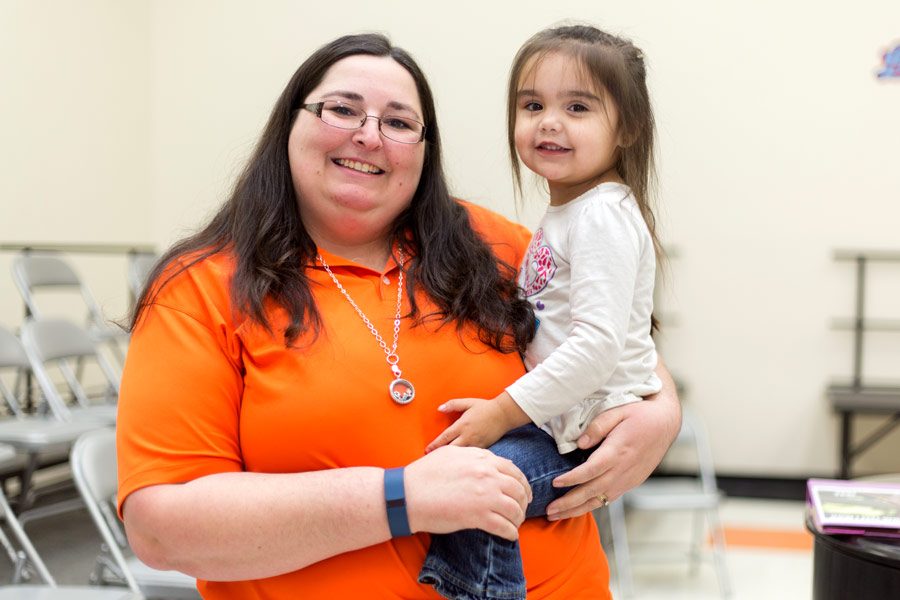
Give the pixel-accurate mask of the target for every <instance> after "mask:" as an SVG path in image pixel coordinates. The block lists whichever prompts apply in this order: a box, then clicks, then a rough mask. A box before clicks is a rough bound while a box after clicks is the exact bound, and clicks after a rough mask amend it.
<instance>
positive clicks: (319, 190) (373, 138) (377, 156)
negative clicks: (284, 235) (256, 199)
mask: <svg viewBox="0 0 900 600" xmlns="http://www.w3.org/2000/svg"><path fill="white" fill-rule="evenodd" d="M324 100H339V101H341V102H344V103H348V104H352V105H355V106H357V107H359V108H361V109H362V110H363V111H364V112H365V113H366V114H368V115H371V116H375V117H381V116H383V115H388V114H389V115H395V116H405V117H410V118H412V119H415V120H417V121H420V122H424V118H423V116H422V107H421V104H420V101H419V94H418V92H417V90H416V84H415V81H414V80H413V78H412V75H410V74H409V72H408V71H406V69H404V68H403V67H402V66H400V64H399V63H397V62H396V61H395V60H394V59H392V58H390V57H382V56H366V55H358V56H350V57H348V58H344V59H342V60H340V61H338V62H336V63H334V64H333V65H332V66H331V68H330V69H329V70H328V71H327V72H326V74H325V77H324V78H323V79H322V82H321V83H320V84H319V85H318V86H317V87H316V88H315V89H313V90H312V91H311V92H310V93H309V95H308V96H307V97H306V98H305V99H304V100H303V102H304V104H308V103H313V102H322V101H324ZM425 125H426V126H427V125H428V124H427V123H426V124H425ZM288 158H289V160H290V167H291V177H292V179H293V181H294V191H295V193H296V195H297V198H298V203H299V208H300V218H301V220H302V221H303V224H304V226H305V227H306V230H307V231H308V232H309V234H310V235H311V236H312V238H313V240H314V241H315V242H316V243H317V244H319V245H320V246H323V247H325V248H327V249H330V250H345V251H346V250H347V247H348V246H364V245H371V244H374V243H380V242H384V241H386V240H387V237H388V232H389V230H390V227H391V224H392V223H393V221H394V219H395V218H396V217H397V215H399V214H400V213H401V212H402V211H403V210H404V209H405V208H406V207H407V206H409V203H410V201H411V200H412V196H413V194H414V193H415V191H416V187H417V186H418V184H419V177H420V176H421V174H422V165H423V162H424V158H425V144H424V143H423V142H420V143H416V144H404V143H400V142H395V141H393V140H391V139H388V138H385V137H384V136H382V135H381V133H380V132H379V129H378V121H377V120H376V119H367V120H366V122H365V124H363V126H362V127H360V128H359V129H339V128H337V127H333V126H331V125H328V124H327V123H325V122H323V121H322V120H321V119H319V118H318V117H317V116H316V115H315V114H314V113H312V112H310V111H308V110H301V111H300V113H299V114H298V115H297V118H296V120H295V122H294V126H293V129H292V130H291V134H290V137H289V139H288ZM349 258H352V257H349Z"/></svg>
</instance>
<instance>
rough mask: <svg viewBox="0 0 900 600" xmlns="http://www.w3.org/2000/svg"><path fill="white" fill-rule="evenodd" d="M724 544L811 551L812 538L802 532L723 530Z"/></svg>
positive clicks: (734, 528) (736, 528)
mask: <svg viewBox="0 0 900 600" xmlns="http://www.w3.org/2000/svg"><path fill="white" fill-rule="evenodd" d="M725 544H726V545H727V546H734V547H744V548H771V549H778V550H806V551H812V547H813V537H812V534H810V533H809V532H808V531H804V530H802V529H801V530H784V529H744V528H741V527H726V528H725Z"/></svg>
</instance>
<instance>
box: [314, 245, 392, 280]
mask: <svg viewBox="0 0 900 600" xmlns="http://www.w3.org/2000/svg"><path fill="white" fill-rule="evenodd" d="M316 252H318V253H319V255H320V256H321V257H322V258H324V259H325V262H327V263H328V266H329V267H331V268H335V267H346V268H351V269H361V270H364V271H369V272H371V273H378V274H387V273H390V272H391V271H393V270H394V269H396V268H397V262H396V261H395V260H394V257H393V255H391V256H390V257H388V260H387V266H386V268H385V269H384V271H383V272H382V271H378V270H376V269H372V268H370V267H367V266H365V265H361V264H359V263H358V262H354V261H352V260H350V259H349V258H344V257H343V256H339V255H337V254H332V253H331V252H329V251H328V250H325V249H324V248H321V247H320V246H316ZM394 254H396V245H395V246H394ZM312 266H313V267H314V268H316V269H322V270H324V269H323V267H322V263H320V262H319V261H317V260H315V259H313V264H312Z"/></svg>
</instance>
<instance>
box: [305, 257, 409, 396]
mask: <svg viewBox="0 0 900 600" xmlns="http://www.w3.org/2000/svg"><path fill="white" fill-rule="evenodd" d="M399 254H400V256H399V263H398V267H399V269H398V271H399V275H398V276H397V311H396V313H395V315H394V341H393V344H391V347H390V348H388V345H387V343H386V342H385V341H384V338H383V337H381V334H380V333H378V330H377V329H376V328H375V325H373V324H372V321H370V320H369V317H367V316H366V313H364V312H363V311H362V309H361V308H360V307H359V305H357V304H356V302H355V301H354V300H353V298H351V297H350V293H349V292H347V290H346V288H344V286H343V285H341V282H340V281H338V278H337V277H336V276H335V274H334V272H332V270H331V267H329V266H328V263H326V262H325V259H324V258H322V255H321V254H317V255H316V260H318V261H319V262H320V263H322V266H323V267H324V268H325V272H326V273H328V276H329V277H331V280H332V281H333V282H334V285H336V286H337V288H338V290H339V291H340V292H341V294H343V296H344V298H346V299H347V302H349V303H350V306H352V307H353V310H355V311H356V314H358V315H359V318H360V319H362V321H363V323H365V325H366V328H367V329H368V330H369V333H371V334H372V335H373V336H374V337H375V341H376V342H378V346H379V347H380V348H381V350H382V351H383V352H384V356H385V360H386V361H387V363H388V365H390V367H391V372H392V373H393V374H394V380H393V381H392V382H391V385H390V387H389V388H388V391H389V392H390V395H391V398H393V399H394V401H395V402H397V403H398V404H408V403H410V402H412V399H413V398H414V397H415V394H416V390H415V388H414V387H413V385H412V383H410V382H409V381H407V380H406V379H402V378H401V374H402V371H401V370H400V365H399V364H398V363H399V362H400V356H399V355H398V354H397V341H398V340H399V339H400V311H401V310H402V306H403V261H404V257H403V251H400V253H399Z"/></svg>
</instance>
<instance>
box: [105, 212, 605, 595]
mask: <svg viewBox="0 0 900 600" xmlns="http://www.w3.org/2000/svg"><path fill="white" fill-rule="evenodd" d="M466 207H467V208H468V210H469V212H470V215H471V216H472V222H473V225H474V226H475V228H476V229H477V230H478V231H479V232H480V233H481V235H482V236H483V237H484V238H485V239H486V240H487V241H488V242H489V243H490V244H491V245H492V247H493V248H494V251H495V253H496V254H497V256H498V257H500V258H502V259H503V260H505V261H506V262H507V263H509V264H511V265H514V266H516V265H518V264H519V262H520V259H521V257H522V254H523V252H524V250H525V248H526V246H527V244H528V241H529V234H528V232H527V230H525V229H524V228H523V227H521V226H518V225H515V224H513V223H511V222H509V221H507V220H506V219H503V218H502V217H500V216H498V215H496V214H494V213H491V212H489V211H487V210H486V209H483V208H480V207H477V206H474V205H468V204H466ZM320 252H322V255H323V256H324V257H325V260H326V261H327V262H328V263H329V265H330V266H331V268H332V270H333V271H334V273H335V275H336V276H337V278H338V280H339V281H340V282H341V284H342V285H343V286H344V287H345V288H346V289H347V291H348V292H349V294H350V295H351V296H352V297H353V299H354V300H355V301H356V302H357V304H358V305H359V306H360V307H361V308H362V310H363V311H364V312H365V313H366V315H367V316H368V317H369V318H370V319H371V320H372V322H373V324H374V325H375V327H376V328H377V329H378V331H379V332H380V333H381V335H382V336H383V337H384V339H385V341H386V342H387V343H388V344H389V345H390V343H391V339H392V336H393V317H394V314H395V310H396V299H397V295H396V290H397V274H398V271H397V268H396V265H393V264H391V265H390V266H389V267H388V268H387V270H386V271H385V272H384V273H379V272H376V271H373V270H371V269H368V268H366V267H363V266H361V265H358V264H355V263H353V262H351V261H349V260H346V259H343V258H341V257H338V256H334V255H331V254H328V253H327V252H324V251H321V250H320ZM233 269H234V261H233V257H232V256H230V255H228V254H219V255H216V256H213V257H210V258H208V259H206V260H203V261H201V262H200V263H198V264H196V265H194V266H192V267H191V268H189V269H188V270H187V271H185V272H184V273H181V274H180V275H178V276H177V277H176V278H175V279H173V280H172V281H171V282H170V283H169V284H168V285H167V286H166V287H165V288H164V289H163V290H162V292H161V293H160V295H159V297H158V298H157V302H156V304H154V305H153V306H152V307H151V308H149V309H148V310H147V312H146V313H145V316H144V318H143V320H142V321H141V323H140V325H139V326H138V328H137V329H136V330H135V332H134V334H133V336H132V338H131V344H130V347H129V351H128V360H127V364H126V366H125V373H124V377H123V381H122V393H121V396H120V400H119V417H118V427H117V429H118V463H119V496H118V502H119V510H120V511H121V506H122V503H123V502H124V500H125V499H126V498H127V497H128V495H129V494H131V493H132V492H134V491H135V490H138V489H141V488H143V487H146V486H151V485H157V484H170V483H183V482H186V481H190V480H193V479H196V478H198V477H202V476H204V475H209V474H213V473H222V472H237V471H254V472H265V473H293V472H302V471H315V470H321V469H336V468H342V467H354V466H378V467H394V466H398V465H405V464H409V463H410V462H412V461H414V460H416V459H417V458H419V457H421V456H422V455H423V449H424V448H425V445H426V444H427V443H428V442H430V441H431V440H432V439H434V438H435V437H436V436H437V435H438V433H440V432H441V431H442V430H443V429H444V428H445V427H446V426H447V425H448V424H449V423H450V422H451V417H449V416H447V415H444V414H442V413H440V412H438V411H437V407H438V405H440V404H441V403H442V402H444V401H446V400H448V399H450V398H459V397H480V398H492V397H494V396H495V395H497V394H498V393H500V392H501V391H502V390H503V389H504V388H505V387H506V386H507V385H508V384H509V383H510V382H512V381H513V380H515V379H516V378H517V377H519V376H520V375H522V374H523V372H524V370H523V366H522V362H521V360H520V358H519V356H518V355H517V354H501V353H499V352H496V351H494V350H491V349H490V348H487V347H485V346H484V345H483V344H482V343H481V342H479V341H478V337H477V334H476V333H475V332H474V331H473V330H471V329H466V330H464V332H463V335H462V336H460V335H459V334H458V332H457V330H456V328H455V327H454V326H448V327H443V328H437V327H436V326H435V325H434V324H425V325H420V326H417V327H411V326H410V323H409V320H408V319H405V320H403V322H402V325H401V328H400V339H399V345H398V354H399V355H400V366H401V368H402V369H403V377H404V378H406V379H409V380H410V381H412V382H413V383H414V385H415V387H416V397H415V399H414V400H413V401H412V403H411V404H408V405H404V406H401V405H398V404H396V403H394V402H393V401H392V400H391V399H390V397H389V395H388V385H389V383H390V381H391V380H392V379H393V377H392V375H391V372H390V370H389V367H388V365H387V363H386V362H385V356H384V353H383V352H382V350H381V349H380V348H379V346H378V344H377V343H376V341H375V339H374V337H373V336H372V335H371V333H369V331H368V330H367V329H366V327H365V325H364V324H363V322H362V320H361V319H360V317H359V315H357V314H356V312H355V311H354V309H353V308H352V307H351V306H350V303H349V302H347V300H346V299H345V298H344V297H343V296H342V295H341V293H340V292H339V291H338V289H337V287H336V286H335V285H334V282H332V281H331V279H330V278H329V277H328V274H327V273H325V271H324V270H323V269H322V267H321V266H320V265H316V266H310V267H309V270H308V273H309V276H310V278H311V279H312V281H313V285H312V290H313V295H314V297H315V301H316V304H317V306H318V307H319V311H320V313H321V315H322V317H323V319H322V320H323V327H322V330H321V333H320V335H319V337H318V338H317V339H316V341H315V343H314V344H312V345H305V344H304V340H303V339H301V340H299V342H298V348H294V349H287V348H285V346H284V342H283V339H282V336H281V335H275V336H272V335H270V334H268V333H267V332H265V331H264V330H263V329H262V328H261V327H259V326H258V325H256V324H254V323H252V322H251V321H249V320H248V319H246V318H245V317H241V316H236V315H235V314H234V311H233V307H232V304H231V301H230V298H229V292H228V286H229V279H230V277H231V274H232V272H233ZM416 299H417V302H418V303H419V306H420V307H421V308H422V309H423V310H424V311H426V312H427V311H429V308H430V307H431V306H432V305H431V304H430V302H429V301H428V299H427V298H426V297H424V296H423V295H417V297H416ZM406 309H408V305H407V304H406V303H405V302H404V311H405V310H406ZM271 315H272V322H273V325H274V326H275V331H279V326H281V327H283V323H284V322H285V315H284V312H283V311H282V310H280V309H273V310H272V312H271ZM401 432H402V433H401ZM260 509H261V510H264V509H265V507H260ZM520 541H521V546H522V554H523V560H524V566H525V575H526V579H527V581H528V588H529V593H528V597H529V598H533V599H542V598H547V599H550V598H552V599H558V600H564V599H565V600H572V599H580V598H583V599H608V598H610V595H609V591H608V579H609V572H608V569H607V564H606V560H605V558H604V556H603V551H602V549H601V547H600V543H599V538H598V534H597V530H596V527H595V525H594V521H593V519H592V518H591V516H590V515H585V516H582V517H579V518H576V519H569V520H566V521H561V522H556V523H550V522H548V521H547V520H545V519H540V518H539V519H531V520H528V521H526V522H525V523H524V524H523V525H522V527H521V531H520ZM428 543H429V536H428V535H427V534H417V535H414V536H410V537H405V538H396V539H392V540H390V541H387V542H385V543H382V544H377V545H375V546H370V547H368V548H363V549H361V550H356V551H353V552H347V553H345V554H341V555H338V556H335V557H332V558H329V559H326V560H323V561H320V562H318V563H316V564H313V565H311V566H309V567H306V568H304V569H301V570H299V571H294V572H292V573H287V574H284V575H280V576H277V577H271V578H267V579H260V580H253V581H241V582H208V581H200V582H199V588H200V591H201V593H202V594H203V596H204V598H213V599H220V598H221V599H234V598H246V599H282V598H284V599H287V598H297V597H302V598H304V599H306V600H315V599H327V600H334V599H341V600H343V599H344V598H354V599H356V598H367V599H385V600H399V599H423V600H424V599H437V598H440V596H438V595H437V594H436V593H435V592H434V591H433V590H432V589H431V588H430V587H428V586H421V585H419V584H418V583H417V582H416V579H417V575H418V572H419V569H420V568H421V566H422V562H423V560H424V557H425V553H426V551H427V549H428Z"/></svg>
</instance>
